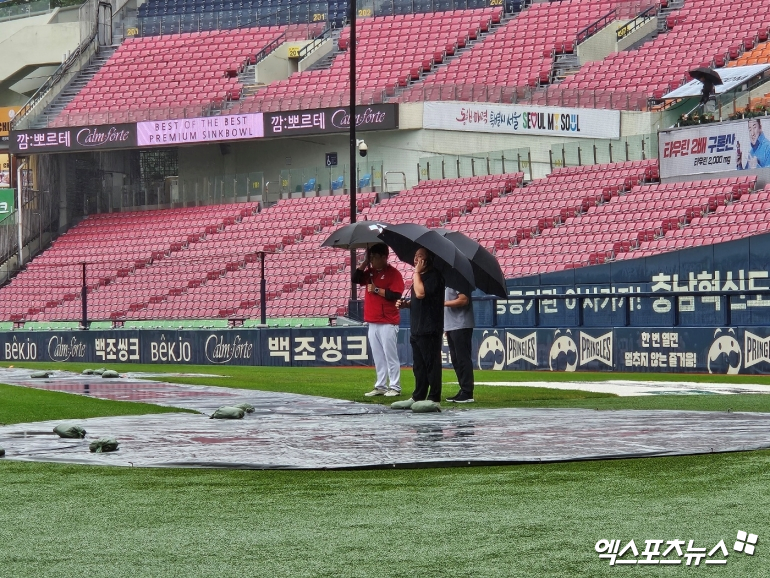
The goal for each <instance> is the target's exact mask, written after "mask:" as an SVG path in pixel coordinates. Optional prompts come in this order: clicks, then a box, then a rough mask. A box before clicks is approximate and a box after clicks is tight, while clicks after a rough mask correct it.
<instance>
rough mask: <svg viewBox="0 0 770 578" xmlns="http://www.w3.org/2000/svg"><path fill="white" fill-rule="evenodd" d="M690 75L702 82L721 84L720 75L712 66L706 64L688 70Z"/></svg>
mask: <svg viewBox="0 0 770 578" xmlns="http://www.w3.org/2000/svg"><path fill="white" fill-rule="evenodd" d="M690 76H692V77H693V78H694V79H695V80H700V81H701V82H702V83H703V84H706V83H707V82H708V83H709V84H722V77H721V76H719V73H718V72H717V71H716V70H714V69H713V68H709V67H708V66H700V67H698V68H694V69H693V70H691V71H690Z"/></svg>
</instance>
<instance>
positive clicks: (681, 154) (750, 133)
mask: <svg viewBox="0 0 770 578" xmlns="http://www.w3.org/2000/svg"><path fill="white" fill-rule="evenodd" d="M768 133H770V117H754V118H748V119H743V120H735V121H731V122H720V123H710V124H705V125H700V126H691V127H683V128H677V129H671V130H667V131H661V132H660V133H658V154H659V156H660V159H659V161H660V176H661V178H668V177H677V176H684V175H697V174H701V173H718V172H726V171H737V170H746V169H756V168H763V167H770V140H768V137H767V134H768Z"/></svg>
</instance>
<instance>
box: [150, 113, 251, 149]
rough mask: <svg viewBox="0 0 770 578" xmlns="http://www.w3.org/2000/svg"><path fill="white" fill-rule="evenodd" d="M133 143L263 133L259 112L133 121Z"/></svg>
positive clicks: (189, 141) (236, 137)
mask: <svg viewBox="0 0 770 578" xmlns="http://www.w3.org/2000/svg"><path fill="white" fill-rule="evenodd" d="M136 133H137V137H136V140H137V145H138V146H140V147H152V146H163V145H180V144H192V143H207V142H211V143H214V142H223V141H232V140H250V139H256V138H262V136H263V135H264V129H263V120H262V113H261V112H258V113H255V114H232V115H223V116H207V117H201V118H182V119H176V120H154V121H147V122H139V123H137V124H136Z"/></svg>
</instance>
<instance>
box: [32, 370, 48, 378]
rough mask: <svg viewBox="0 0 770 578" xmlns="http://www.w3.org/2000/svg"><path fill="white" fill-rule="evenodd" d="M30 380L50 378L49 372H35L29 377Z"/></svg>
mask: <svg viewBox="0 0 770 578" xmlns="http://www.w3.org/2000/svg"><path fill="white" fill-rule="evenodd" d="M30 377H31V378H32V379H47V378H49V377H51V372H50V371H36V372H34V373H33V374H32V375H30Z"/></svg>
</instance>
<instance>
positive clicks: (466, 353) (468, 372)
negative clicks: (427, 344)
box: [444, 287, 475, 403]
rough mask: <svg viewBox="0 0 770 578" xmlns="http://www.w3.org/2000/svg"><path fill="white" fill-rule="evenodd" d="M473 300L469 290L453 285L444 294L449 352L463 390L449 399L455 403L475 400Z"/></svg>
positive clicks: (445, 327) (445, 325) (445, 329)
mask: <svg viewBox="0 0 770 578" xmlns="http://www.w3.org/2000/svg"><path fill="white" fill-rule="evenodd" d="M474 327H475V320H474V318H473V301H471V297H470V296H469V295H466V294H465V293H460V292H459V291H457V290H456V289H452V288H451V287H447V288H446V293H445V295H444V331H445V332H446V340H447V343H448V344H449V356H450V358H451V360H452V367H454V370H455V374H457V381H459V382H460V391H459V392H458V393H457V395H455V396H453V397H448V398H447V399H446V400H447V401H451V402H454V403H473V361H472V353H473V328H474Z"/></svg>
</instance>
